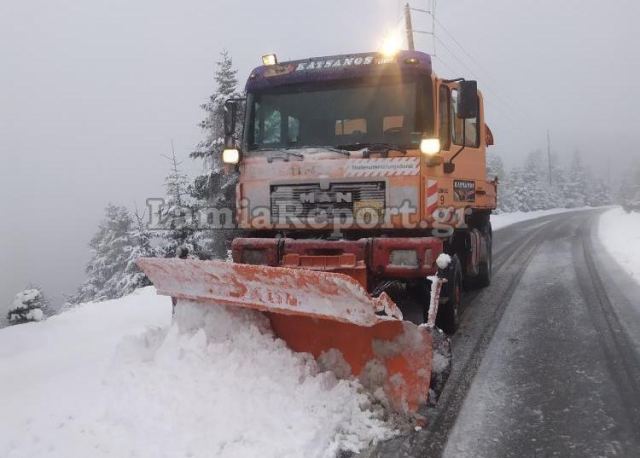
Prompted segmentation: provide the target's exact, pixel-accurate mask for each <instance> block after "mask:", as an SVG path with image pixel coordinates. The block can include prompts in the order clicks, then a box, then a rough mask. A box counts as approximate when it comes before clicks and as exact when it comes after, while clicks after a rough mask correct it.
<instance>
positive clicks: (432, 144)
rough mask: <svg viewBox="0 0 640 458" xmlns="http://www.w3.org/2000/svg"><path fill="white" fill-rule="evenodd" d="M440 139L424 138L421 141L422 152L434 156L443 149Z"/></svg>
mask: <svg viewBox="0 0 640 458" xmlns="http://www.w3.org/2000/svg"><path fill="white" fill-rule="evenodd" d="M441 148H442V147H441V146H440V139H438V138H423V139H422V140H421V141H420V152H422V154H426V155H427V156H434V155H436V154H438V153H439V152H440V150H441Z"/></svg>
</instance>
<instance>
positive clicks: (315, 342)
mask: <svg viewBox="0 0 640 458" xmlns="http://www.w3.org/2000/svg"><path fill="white" fill-rule="evenodd" d="M138 265H139V266H140V268H141V269H142V270H143V271H144V272H145V273H146V274H147V275H148V276H149V278H150V279H151V281H152V282H153V284H154V285H155V287H156V289H157V290H158V293H159V294H163V295H167V296H172V297H174V298H176V299H178V300H179V299H185V300H190V301H195V302H199V303H206V304H212V305H228V306H234V307H245V308H252V309H256V310H260V311H262V312H265V313H266V314H267V315H268V317H269V319H270V321H271V325H272V328H273V331H274V333H275V334H276V335H277V336H278V337H280V338H281V339H283V340H284V341H285V342H286V343H287V345H288V346H289V347H290V348H291V349H292V350H294V351H297V352H306V353H311V354H312V355H313V356H314V357H315V358H316V359H318V360H319V361H320V362H323V361H324V362H328V361H330V364H325V365H328V366H331V365H332V364H334V365H337V366H339V367H342V368H344V367H347V368H348V371H346V372H345V371H336V373H337V375H339V376H344V377H349V376H352V377H356V378H358V379H359V380H360V381H361V382H362V383H363V385H364V386H366V387H367V388H369V389H371V390H372V391H376V390H377V389H378V388H382V389H383V391H384V393H385V395H386V400H387V401H388V404H389V406H390V407H391V408H392V409H393V410H395V411H398V412H401V413H405V414H412V413H415V412H416V410H417V409H418V407H419V406H420V405H422V404H425V403H426V402H427V396H428V392H429V382H430V376H431V360H432V335H431V331H430V329H429V328H427V327H425V326H416V325H415V324H413V323H410V322H407V321H402V314H401V313H400V311H399V310H398V308H397V307H396V305H395V303H394V302H393V301H392V300H391V299H390V298H389V297H388V296H387V295H386V294H384V293H383V294H382V295H381V296H380V297H378V298H372V297H370V296H369V295H368V294H367V292H366V291H365V290H364V288H362V286H361V285H360V284H359V283H358V282H357V281H356V280H354V279H352V278H351V277H349V276H347V275H343V274H339V273H332V272H321V271H314V270H303V269H289V268H283V267H269V266H256V265H247V264H233V263H227V262H221V261H199V260H191V259H161V258H142V259H139V260H138ZM381 313H384V315H381ZM344 363H346V364H347V365H348V366H345V364H344Z"/></svg>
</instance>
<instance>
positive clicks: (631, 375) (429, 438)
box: [366, 210, 640, 457]
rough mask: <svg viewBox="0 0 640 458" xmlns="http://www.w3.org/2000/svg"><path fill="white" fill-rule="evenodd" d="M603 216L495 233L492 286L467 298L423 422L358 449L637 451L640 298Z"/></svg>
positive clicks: (561, 217) (555, 218) (552, 219)
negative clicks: (603, 233) (619, 265)
mask: <svg viewBox="0 0 640 458" xmlns="http://www.w3.org/2000/svg"><path fill="white" fill-rule="evenodd" d="M603 211H604V210H592V211H580V212H569V213H562V214H558V215H551V216H546V217H544V218H541V219H537V220H534V221H529V222H526V223H520V224H514V225H512V226H510V227H506V228H504V229H502V230H500V231H498V232H496V234H495V238H494V280H493V283H492V285H491V286H490V287H489V288H487V289H486V290H482V291H473V292H469V293H468V294H467V295H466V298H465V302H467V304H469V306H468V307H467V308H466V310H465V311H464V312H463V315H462V327H461V329H460V330H459V331H458V333H457V334H456V336H454V338H453V342H452V344H453V351H454V355H453V370H452V374H451V377H450V379H449V382H448V384H447V386H446V388H445V391H444V393H443V395H442V398H441V399H440V402H439V404H438V406H437V408H436V409H434V410H432V411H431V412H430V419H431V424H430V425H429V428H427V429H425V430H423V431H420V432H418V433H414V434H411V435H409V436H404V437H401V438H395V439H392V440H391V441H389V442H387V443H384V444H380V445H379V446H378V447H377V448H376V449H375V450H373V451H371V452H368V453H367V454H366V456H377V457H387V456H403V457H405V456H406V457H409V456H442V455H444V456H447V457H496V456H505V457H506V456H514V457H516V456H517V457H520V456H563V457H564V456H576V457H577V456H580V457H582V456H614V455H615V456H637V452H638V450H640V357H639V353H638V347H637V346H635V345H634V337H638V335H640V331H639V330H640V312H639V311H638V310H637V309H636V310H635V312H634V311H633V310H634V309H633V307H631V306H630V303H629V302H632V301H635V303H640V295H636V296H631V297H625V295H623V294H620V291H619V286H618V283H616V282H614V281H613V279H612V278H611V277H610V275H611V274H612V273H613V272H615V270H614V266H613V265H612V264H611V263H612V262H613V261H612V260H611V258H610V257H605V256H604V254H605V253H604V252H603V249H602V248H601V246H600V245H599V242H598V240H597V239H596V237H595V234H596V231H597V229H598V221H599V215H600V214H601V213H602V212H603ZM633 334H635V336H634V335H633Z"/></svg>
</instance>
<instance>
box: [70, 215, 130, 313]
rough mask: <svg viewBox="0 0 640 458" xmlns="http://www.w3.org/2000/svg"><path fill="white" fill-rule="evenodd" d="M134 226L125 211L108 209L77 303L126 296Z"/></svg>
mask: <svg viewBox="0 0 640 458" xmlns="http://www.w3.org/2000/svg"><path fill="white" fill-rule="evenodd" d="M132 223H133V221H132V219H131V215H130V214H129V212H128V211H127V209H126V208H124V207H118V206H116V205H113V204H109V205H108V206H107V207H106V209H105V218H104V220H103V221H102V222H101V223H100V226H99V228H98V232H97V233H96V234H95V235H94V236H93V238H92V239H91V242H90V243H89V246H90V247H91V251H92V257H91V260H90V261H89V263H88V265H87V268H86V273H87V279H86V281H85V282H84V284H83V285H82V286H81V287H80V289H79V291H78V294H77V295H76V296H75V297H74V299H73V300H74V302H76V303H77V302H86V301H91V300H104V299H113V298H116V297H120V296H122V295H123V294H125V292H124V291H122V290H121V288H122V283H123V279H124V276H125V270H126V268H127V265H128V263H129V259H130V255H131V251H132V249H133V246H134V243H133V242H132V240H131V228H132ZM126 292H128V291H126Z"/></svg>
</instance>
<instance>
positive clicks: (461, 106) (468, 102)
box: [456, 81, 479, 119]
mask: <svg viewBox="0 0 640 458" xmlns="http://www.w3.org/2000/svg"><path fill="white" fill-rule="evenodd" d="M456 108H457V110H456V111H457V112H458V118H462V119H470V118H476V117H477V116H478V111H479V107H478V82H477V81H460V91H459V94H458V106H457V107H456Z"/></svg>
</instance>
